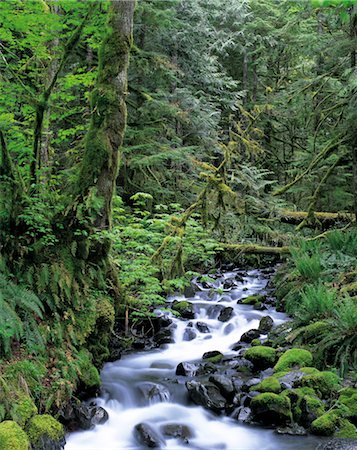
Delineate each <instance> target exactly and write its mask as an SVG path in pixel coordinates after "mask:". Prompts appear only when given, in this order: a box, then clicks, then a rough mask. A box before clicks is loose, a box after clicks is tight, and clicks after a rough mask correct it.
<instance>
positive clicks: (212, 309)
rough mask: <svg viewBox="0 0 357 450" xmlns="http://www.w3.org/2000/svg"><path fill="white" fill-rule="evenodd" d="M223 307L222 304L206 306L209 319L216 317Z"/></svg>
mask: <svg viewBox="0 0 357 450" xmlns="http://www.w3.org/2000/svg"><path fill="white" fill-rule="evenodd" d="M223 309H224V306H222V305H214V306H211V307H210V308H208V311H207V315H208V317H209V318H210V319H217V317H218V316H219V314H220V312H221V311H222V310H223Z"/></svg>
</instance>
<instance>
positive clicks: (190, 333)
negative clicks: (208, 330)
mask: <svg viewBox="0 0 357 450" xmlns="http://www.w3.org/2000/svg"><path fill="white" fill-rule="evenodd" d="M196 336H197V334H196V331H195V330H193V329H192V328H186V329H185V331H184V333H183V337H182V339H183V340H184V341H192V340H193V339H195V337H196Z"/></svg>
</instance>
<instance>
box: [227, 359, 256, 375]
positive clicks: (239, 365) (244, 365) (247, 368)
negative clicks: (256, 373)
mask: <svg viewBox="0 0 357 450" xmlns="http://www.w3.org/2000/svg"><path fill="white" fill-rule="evenodd" d="M231 368H232V369H234V370H236V371H237V372H251V371H252V370H253V364H252V363H251V362H250V361H248V360H247V359H245V358H239V359H237V360H236V361H234V362H233V363H232V364H231Z"/></svg>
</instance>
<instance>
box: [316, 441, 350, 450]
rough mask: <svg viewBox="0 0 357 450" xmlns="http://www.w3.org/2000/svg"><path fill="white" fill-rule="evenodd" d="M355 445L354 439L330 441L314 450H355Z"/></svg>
mask: <svg viewBox="0 0 357 450" xmlns="http://www.w3.org/2000/svg"><path fill="white" fill-rule="evenodd" d="M356 444H357V443H356V439H331V440H330V441H328V442H322V443H321V444H319V445H318V446H317V447H316V450H356V448H357V445H356Z"/></svg>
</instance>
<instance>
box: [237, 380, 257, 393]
mask: <svg viewBox="0 0 357 450" xmlns="http://www.w3.org/2000/svg"><path fill="white" fill-rule="evenodd" d="M260 382H261V379H260V378H251V379H250V380H247V381H245V382H244V383H243V385H242V391H244V392H248V391H249V389H250V388H251V387H252V386H255V385H257V384H259V383H260Z"/></svg>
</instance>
